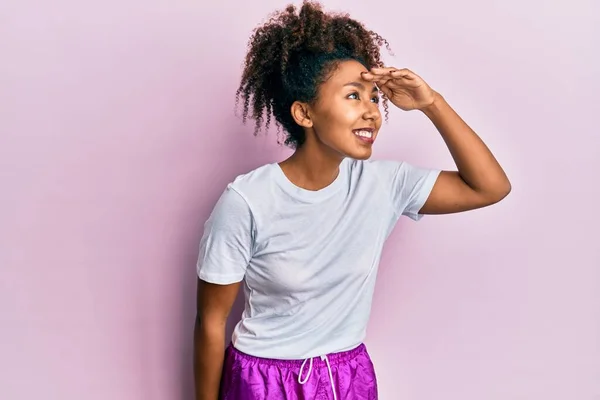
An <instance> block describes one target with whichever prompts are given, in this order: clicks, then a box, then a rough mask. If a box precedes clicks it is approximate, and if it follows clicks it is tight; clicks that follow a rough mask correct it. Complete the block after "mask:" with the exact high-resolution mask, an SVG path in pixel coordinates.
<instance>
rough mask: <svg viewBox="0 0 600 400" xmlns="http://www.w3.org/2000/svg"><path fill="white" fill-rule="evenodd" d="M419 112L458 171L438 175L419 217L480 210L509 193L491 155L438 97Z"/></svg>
mask: <svg viewBox="0 0 600 400" xmlns="http://www.w3.org/2000/svg"><path fill="white" fill-rule="evenodd" d="M422 111H423V113H424V114H425V115H427V117H428V118H429V119H430V120H431V122H433V124H434V125H435V127H436V128H437V130H438V131H439V133H440V135H441V136H442V138H443V139H444V141H445V142H446V145H447V146H448V150H450V154H451V155H452V158H453V159H454V162H455V164H456V167H457V169H458V171H442V172H441V173H440V175H439V176H438V178H437V181H436V183H435V185H434V186H433V189H432V191H431V194H430V195H429V198H428V199H427V201H426V202H425V204H424V205H423V208H421V211H420V213H421V214H446V213H454V212H460V211H467V210H472V209H475V208H481V207H485V206H489V205H491V204H494V203H497V202H499V201H500V200H502V199H503V198H504V197H506V196H507V195H508V194H509V193H510V190H511V185H510V182H509V180H508V178H507V177H506V174H505V173H504V170H503V169H502V167H501V166H500V164H499V163H498V161H496V158H495V157H494V155H493V154H492V152H491V151H490V150H489V149H488V147H487V146H486V145H485V143H484V142H483V141H482V140H481V139H480V138H479V136H477V134H476V133H475V132H474V131H473V130H472V129H471V128H470V127H469V126H468V125H467V124H466V123H465V121H463V120H462V118H461V117H460V116H459V115H458V114H457V113H456V112H455V111H454V110H453V109H452V107H450V105H449V104H448V103H447V102H446V100H444V98H443V97H442V96H441V95H439V94H438V93H436V94H435V100H434V102H433V103H432V104H431V105H430V106H428V107H425V108H423V109H422Z"/></svg>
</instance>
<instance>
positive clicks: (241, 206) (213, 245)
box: [196, 185, 254, 285]
mask: <svg viewBox="0 0 600 400" xmlns="http://www.w3.org/2000/svg"><path fill="white" fill-rule="evenodd" d="M253 247H254V220H253V217H252V212H251V210H250V207H249V206H248V204H247V203H246V201H245V200H244V198H243V197H242V196H241V195H240V194H239V193H238V192H237V191H236V190H235V189H233V188H231V185H229V186H228V187H227V189H226V190H225V191H224V192H223V194H222V195H221V197H220V198H219V200H218V201H217V204H216V205H215V207H214V209H213V211H212V213H211V214H210V216H209V218H208V220H207V221H206V223H205V224H204V233H203V235H202V239H201V240H200V251H199V255H198V262H197V264H196V271H197V274H198V277H199V278H200V279H202V280H204V281H206V282H210V283H216V284H222V285H226V284H230V283H235V282H239V281H241V280H242V279H243V278H244V275H245V273H246V268H247V266H248V263H249V262H250V259H251V258H252V252H253Z"/></svg>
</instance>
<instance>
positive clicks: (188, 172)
mask: <svg viewBox="0 0 600 400" xmlns="http://www.w3.org/2000/svg"><path fill="white" fill-rule="evenodd" d="M558 3H561V5H557V4H558ZM285 4H286V3H285V2H281V1H267V0H260V1H249V2H241V1H240V2H238V1H231V0H226V1H218V2H214V3H204V4H203V3H202V2H198V1H196V2H192V1H173V0H163V1H159V0H146V1H135V0H119V1H115V0H112V1H103V2H100V1H97V2H95V3H93V4H92V3H90V2H82V1H74V0H73V1H68V0H57V1H54V2H34V1H31V0H20V1H17V0H12V1H10V0H9V2H8V3H7V2H4V3H3V5H2V7H1V10H0V57H1V58H2V61H1V62H0V183H1V190H2V192H1V196H0V272H1V274H0V397H1V398H2V399H7V400H24V399H45V400H51V399H60V400H64V399H86V400H106V399H110V400H132V399H140V400H141V399H144V400H162V399H165V400H172V399H178V400H183V399H191V398H192V394H191V393H192V391H191V388H192V380H191V343H192V336H191V335H192V326H193V318H194V312H195V304H194V300H195V287H196V277H195V270H194V264H195V260H196V254H197V245H198V241H199V239H200V236H201V233H202V226H203V223H204V220H205V219H206V218H207V216H208V214H209V212H210V210H211V208H212V206H213V205H214V202H215V201H216V199H217V197H218V196H219V195H220V193H221V191H222V190H223V188H224V187H225V185H226V183H227V182H229V181H230V180H232V179H233V178H234V177H235V175H237V174H240V173H243V172H246V171H248V170H250V169H252V168H254V167H257V166H259V165H261V164H263V163H266V162H273V161H275V160H281V159H282V158H283V157H285V156H286V155H287V154H289V151H288V150H285V149H283V148H280V147H278V145H277V144H276V137H275V133H274V132H273V133H270V134H269V135H268V136H266V137H265V136H261V137H259V138H254V137H253V136H252V126H243V125H242V124H241V122H240V120H239V119H238V118H236V117H235V116H234V115H233V107H234V103H233V99H234V97H233V96H234V93H235V89H236V88H237V84H238V82H239V77H240V71H241V64H242V61H243V56H244V52H245V48H246V42H247V39H248V35H249V33H250V31H251V30H252V28H253V27H255V26H256V24H258V23H259V22H260V21H261V20H262V19H263V18H264V17H265V16H266V15H267V14H268V13H269V12H271V11H272V10H274V9H275V8H280V7H282V6H283V5H285ZM325 4H326V6H327V8H328V9H335V10H345V11H350V12H351V13H352V15H353V16H355V17H356V18H359V19H362V20H363V21H365V22H366V23H367V24H368V26H369V27H370V28H372V29H375V30H377V31H378V32H379V33H381V34H382V35H383V36H385V37H386V38H387V39H388V40H389V41H390V42H391V45H392V47H393V49H394V51H395V54H396V56H395V57H391V56H388V55H386V57H387V58H386V59H387V60H388V61H389V63H390V64H391V65H394V66H397V67H408V68H411V69H413V70H414V71H415V72H417V73H418V74H420V75H421V76H422V77H423V78H425V79H426V80H427V81H428V82H429V83H430V84H431V85H432V86H433V87H434V88H435V89H436V90H438V91H439V92H441V93H442V94H443V95H444V96H445V97H446V98H447V100H448V101H449V102H450V103H451V104H452V105H453V106H454V107H455V108H456V109H457V110H458V111H459V113H461V115H462V116H463V117H464V118H465V119H466V120H467V121H468V122H469V123H470V124H471V125H472V127H473V128H474V129H475V130H476V131H478V132H479V133H480V134H481V136H482V137H483V138H484V140H485V141H486V142H487V143H488V144H489V145H490V147H491V148H492V150H493V151H494V153H495V154H496V155H497V157H498V159H499V160H500V161H501V162H502V163H503V165H504V166H505V169H506V170H507V172H508V175H509V176H510V178H511V180H512V183H513V192H512V194H511V195H510V196H509V197H508V198H507V199H506V200H505V201H504V202H502V203H500V204H498V205H496V206H493V207H491V208H488V209H484V210H479V211H475V212H471V213H467V214H461V215H452V216H440V217H428V218H426V219H424V220H423V221H422V222H421V223H412V222H410V221H408V220H406V219H405V220H402V222H401V223H400V224H399V226H398V228H397V229H396V230H395V232H394V234H393V236H392V237H391V238H390V240H389V243H388V246H387V248H386V250H385V255H384V259H383V263H382V266H381V273H380V277H379V281H378V286H377V291H376V295H375V300H374V310H373V316H372V321H371V324H370V330H369V336H368V340H367V344H368V346H369V348H370V351H371V353H372V356H373V359H374V361H375V363H376V367H377V371H378V375H379V379H380V391H381V398H382V399H385V400H388V399H390V400H391V399H406V400H409V399H410V400H440V399H445V400H482V399H484V400H541V399H544V400H598V399H600V271H599V270H600V249H599V244H598V243H599V239H600V235H599V234H598V225H599V223H600V211H599V202H600V194H599V189H598V186H599V183H600V177H599V171H600V150H599V149H600V135H599V131H598V115H599V114H600V100H599V93H600V78H599V77H598V72H599V71H600V57H598V54H599V49H600V29H599V28H598V26H600V5H599V3H598V2H597V1H595V0H587V1H585V0H574V1H569V2H554V3H552V2H540V1H522V0H519V1H517V0H504V1H501V2H500V1H493V2H490V1H486V2H481V1H477V0H459V1H453V2H447V1H442V0H437V1H428V2H418V1H415V2H405V3H402V4H400V3H399V2H398V1H389V0H384V1H379V2H377V3H373V2H365V1H351V2H347V1H345V2H343V1H341V0H336V1H326V3H325ZM375 157H376V158H396V159H406V160H408V161H411V162H414V163H417V164H420V165H429V166H433V167H442V168H444V167H445V168H450V167H452V160H451V158H450V156H449V154H448V152H447V151H446V149H445V146H444V144H443V142H442V140H441V139H440V138H439V136H438V135H437V133H436V131H435V130H434V128H433V126H432V125H431V124H430V123H429V121H428V120H427V119H426V118H425V117H424V116H423V115H422V114H420V113H418V112H412V113H404V112H402V111H400V110H393V111H392V113H391V118H390V122H389V124H388V125H384V128H383V131H382V135H381V137H380V140H379V142H378V143H377V144H376V151H375ZM236 312H239V305H238V306H236Z"/></svg>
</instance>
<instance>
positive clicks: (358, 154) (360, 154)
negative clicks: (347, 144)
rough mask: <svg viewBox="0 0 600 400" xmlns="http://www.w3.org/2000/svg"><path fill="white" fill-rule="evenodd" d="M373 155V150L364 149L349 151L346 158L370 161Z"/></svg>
mask: <svg viewBox="0 0 600 400" xmlns="http://www.w3.org/2000/svg"><path fill="white" fill-rule="evenodd" d="M371 154H373V150H372V149H371V148H363V149H356V150H354V151H349V152H347V153H346V156H347V157H350V158H353V159H355V160H368V159H369V158H371Z"/></svg>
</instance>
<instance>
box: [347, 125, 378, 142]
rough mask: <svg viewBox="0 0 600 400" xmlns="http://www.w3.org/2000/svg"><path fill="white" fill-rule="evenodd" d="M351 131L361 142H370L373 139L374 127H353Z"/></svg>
mask: <svg viewBox="0 0 600 400" xmlns="http://www.w3.org/2000/svg"><path fill="white" fill-rule="evenodd" d="M352 133H354V135H355V136H356V137H357V138H358V139H359V140H361V141H362V142H365V143H369V144H372V143H373V142H374V141H375V129H373V128H359V129H354V130H352Z"/></svg>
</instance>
